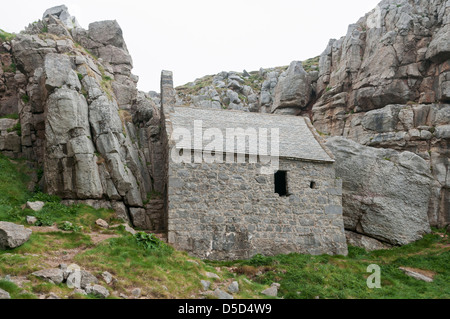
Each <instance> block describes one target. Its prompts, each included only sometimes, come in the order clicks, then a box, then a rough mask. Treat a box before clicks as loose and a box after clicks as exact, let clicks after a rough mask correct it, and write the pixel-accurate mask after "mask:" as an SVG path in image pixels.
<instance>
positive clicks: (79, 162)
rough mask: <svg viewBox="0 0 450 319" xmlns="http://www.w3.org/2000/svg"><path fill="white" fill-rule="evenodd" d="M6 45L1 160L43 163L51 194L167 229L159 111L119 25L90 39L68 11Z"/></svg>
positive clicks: (92, 31) (100, 28)
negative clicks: (138, 73) (141, 81)
mask: <svg viewBox="0 0 450 319" xmlns="http://www.w3.org/2000/svg"><path fill="white" fill-rule="evenodd" d="M4 38H5V39H4V40H5V41H2V43H1V44H0V48H1V49H0V50H1V51H0V54H1V59H2V66H3V68H2V70H1V73H0V78H1V82H0V83H1V84H0V100H1V101H2V103H1V108H0V130H1V137H0V151H2V152H4V153H5V154H7V155H10V156H11V157H25V158H27V159H28V160H30V161H34V162H35V163H36V166H37V168H38V171H39V172H40V173H42V174H38V175H39V176H38V179H39V181H37V182H38V185H39V186H40V187H41V189H42V190H43V191H45V192H48V193H50V194H55V195H58V196H60V197H62V198H63V199H65V200H66V202H68V203H72V202H79V201H84V202H86V201H87V203H89V204H91V205H93V206H103V207H108V208H111V207H112V208H114V209H115V210H116V211H117V212H118V214H119V216H121V217H122V218H123V219H125V220H131V222H133V224H134V225H135V226H136V227H139V228H150V229H154V230H159V229H163V228H164V221H163V220H162V219H161V216H162V214H160V212H161V210H163V201H162V196H161V195H162V194H163V193H164V191H165V189H164V184H163V183H162V181H161V178H162V177H161V176H160V171H161V170H162V169H161V168H160V167H158V165H159V163H160V162H162V161H160V160H159V157H160V155H161V152H162V151H161V150H160V139H159V134H160V128H159V118H158V117H159V111H158V108H157V106H156V105H155V104H154V103H153V102H152V100H151V99H150V98H149V96H147V95H146V94H145V93H143V92H138V90H137V88H136V83H137V81H138V77H137V76H135V75H133V74H132V73H131V71H132V68H133V62H132V58H131V56H130V54H129V53H128V50H127V47H126V44H125V41H124V39H123V36H122V30H121V28H120V26H119V25H118V24H117V22H116V21H103V22H96V23H92V24H90V25H89V28H88V30H84V29H82V28H81V27H80V26H79V25H78V23H77V22H76V19H75V18H74V17H71V16H70V14H69V12H68V10H67V8H66V7H65V6H60V7H55V8H52V9H49V10H47V12H45V14H44V16H43V19H42V20H40V21H37V22H35V23H33V24H30V25H29V26H28V27H27V28H26V29H25V30H24V31H23V32H21V33H20V34H18V35H17V36H15V37H12V36H11V37H10V39H6V37H4ZM2 117H3V119H1V118H2Z"/></svg>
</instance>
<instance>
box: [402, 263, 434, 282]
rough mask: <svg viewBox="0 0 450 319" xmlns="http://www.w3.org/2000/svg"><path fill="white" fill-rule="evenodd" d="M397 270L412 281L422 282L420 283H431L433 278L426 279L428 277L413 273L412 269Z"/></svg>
mask: <svg viewBox="0 0 450 319" xmlns="http://www.w3.org/2000/svg"><path fill="white" fill-rule="evenodd" d="M399 269H400V270H401V271H403V272H404V273H405V274H406V275H407V276H410V277H412V278H414V279H417V280H422V281H425V282H433V281H434V280H433V278H431V277H428V276H426V275H424V274H421V273H419V272H417V271H414V270H412V269H409V268H406V267H400V268H399Z"/></svg>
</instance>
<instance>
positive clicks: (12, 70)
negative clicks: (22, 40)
mask: <svg viewBox="0 0 450 319" xmlns="http://www.w3.org/2000/svg"><path fill="white" fill-rule="evenodd" d="M2 69H3V72H5V73H16V71H17V65H16V64H15V63H14V62H12V63H11V64H10V65H4V64H3V63H2Z"/></svg>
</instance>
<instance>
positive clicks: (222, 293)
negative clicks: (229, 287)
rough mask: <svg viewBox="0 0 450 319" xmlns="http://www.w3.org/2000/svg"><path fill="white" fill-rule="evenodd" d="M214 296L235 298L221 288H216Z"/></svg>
mask: <svg viewBox="0 0 450 319" xmlns="http://www.w3.org/2000/svg"><path fill="white" fill-rule="evenodd" d="M213 296H215V297H216V298H217V299H234V298H233V296H232V295H230V294H228V293H226V292H225V291H223V290H220V289H219V288H217V289H216V290H214V292H213Z"/></svg>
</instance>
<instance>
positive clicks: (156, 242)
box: [134, 232, 169, 250]
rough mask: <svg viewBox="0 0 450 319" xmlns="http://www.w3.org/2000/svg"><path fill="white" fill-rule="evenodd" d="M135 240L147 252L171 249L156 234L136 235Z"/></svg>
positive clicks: (139, 233) (141, 233) (142, 233)
mask: <svg viewBox="0 0 450 319" xmlns="http://www.w3.org/2000/svg"><path fill="white" fill-rule="evenodd" d="M134 239H135V240H136V243H137V245H138V246H139V247H141V248H143V249H145V250H166V249H167V248H169V246H167V245H166V244H165V243H164V242H162V241H161V240H160V239H159V238H158V237H156V236H155V235H154V234H147V233H144V232H138V233H136V234H135V235H134Z"/></svg>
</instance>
